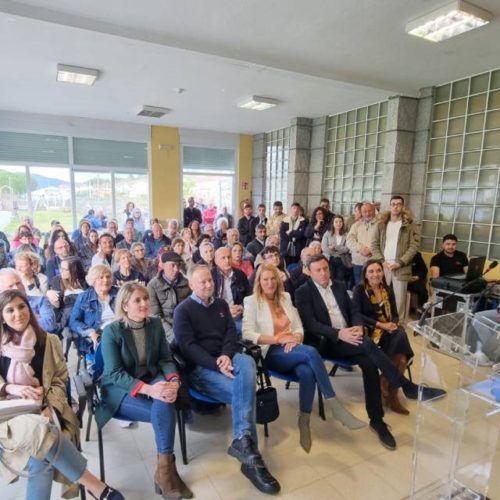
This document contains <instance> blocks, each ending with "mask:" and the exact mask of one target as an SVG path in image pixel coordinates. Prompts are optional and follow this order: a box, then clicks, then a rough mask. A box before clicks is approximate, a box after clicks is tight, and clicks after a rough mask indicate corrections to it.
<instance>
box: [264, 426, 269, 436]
mask: <svg viewBox="0 0 500 500" xmlns="http://www.w3.org/2000/svg"><path fill="white" fill-rule="evenodd" d="M264 436H266V438H267V437H269V428H268V425H267V424H264Z"/></svg>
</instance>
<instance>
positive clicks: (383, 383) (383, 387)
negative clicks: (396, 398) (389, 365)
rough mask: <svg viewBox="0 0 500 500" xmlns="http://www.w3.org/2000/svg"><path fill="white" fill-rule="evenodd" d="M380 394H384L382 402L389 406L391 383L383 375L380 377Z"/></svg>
mask: <svg viewBox="0 0 500 500" xmlns="http://www.w3.org/2000/svg"><path fill="white" fill-rule="evenodd" d="M380 393H381V394H382V401H383V402H384V403H385V405H386V406H387V405H388V404H389V403H388V401H387V398H388V397H389V381H388V380H387V378H386V377H384V376H383V375H380Z"/></svg>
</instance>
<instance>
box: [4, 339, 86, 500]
mask: <svg viewBox="0 0 500 500" xmlns="http://www.w3.org/2000/svg"><path fill="white" fill-rule="evenodd" d="M42 377H43V393H44V397H45V399H46V400H47V401H48V402H49V403H50V404H51V405H52V407H53V408H54V410H55V411H56V412H57V414H58V415H59V420H60V422H59V423H60V424H61V428H62V429H63V433H64V435H65V436H66V437H68V438H69V439H70V440H71V441H72V442H73V443H74V444H75V445H77V446H78V445H79V444H80V425H79V423H78V419H77V418H76V416H75V414H74V412H73V410H72V408H71V407H70V406H69V404H68V393H67V389H66V387H67V382H68V367H67V366H66V361H65V360H64V355H63V351H62V346H61V341H60V340H59V338H58V337H57V336H56V335H52V334H49V333H48V334H47V340H46V344H45V353H44V357H43V375H42ZM4 385H5V380H4V379H3V378H2V377H0V389H1V392H2V393H4V391H3V388H4ZM26 417H28V416H22V417H16V418H15V419H12V420H10V421H8V422H4V423H2V424H0V446H2V448H4V445H6V446H5V447H7V446H8V447H10V449H12V450H13V448H12V446H13V443H19V448H18V449H16V451H14V450H13V451H12V452H11V453H10V457H11V459H12V462H11V463H12V464H13V465H15V466H14V468H15V469H16V470H19V469H23V468H24V467H25V466H26V464H27V462H28V460H29V458H30V456H33V453H35V454H36V456H37V457H40V456H43V454H44V452H45V454H46V453H47V451H48V450H49V449H50V444H51V440H52V442H53V437H50V436H47V430H48V425H47V420H46V419H45V418H44V417H40V416H31V415H30V416H29V417H34V418H35V421H36V422H33V421H32V419H31V418H26ZM18 419H20V420H19V421H17V420H18ZM15 420H16V422H14V421H15ZM14 432H15V433H16V434H15V435H14V434H13V433H14ZM7 436H8V438H9V439H10V440H11V441H4V439H6V437H7ZM12 440H14V441H12ZM47 446H48V447H47ZM23 464H24V466H23ZM20 465H21V466H20ZM0 472H2V474H3V475H4V474H5V472H6V469H5V468H4V467H1V466H0ZM9 474H10V473H9ZM54 478H55V480H56V481H58V482H61V483H63V484H64V485H66V486H67V488H63V489H64V492H63V497H64V498H72V497H74V496H77V495H78V486H77V485H74V484H72V483H69V482H68V481H67V479H66V478H64V477H63V476H61V475H60V474H58V473H57V472H56V473H55V476H54ZM13 479H15V478H14V477H12V475H11V477H10V481H12V480H13Z"/></svg>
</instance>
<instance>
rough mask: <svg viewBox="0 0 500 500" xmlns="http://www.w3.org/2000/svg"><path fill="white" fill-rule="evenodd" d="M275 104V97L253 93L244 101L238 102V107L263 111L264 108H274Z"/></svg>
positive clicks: (276, 102) (276, 101) (277, 102)
mask: <svg viewBox="0 0 500 500" xmlns="http://www.w3.org/2000/svg"><path fill="white" fill-rule="evenodd" d="M277 104H279V101H278V100H277V99H271V98H270V97H260V96H258V95H253V96H252V97H248V98H247V99H245V100H244V101H242V102H240V103H238V107H239V108H243V109H253V110H254V111H264V110H265V109H269V108H274V106H276V105H277Z"/></svg>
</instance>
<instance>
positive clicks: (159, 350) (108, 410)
mask: <svg viewBox="0 0 500 500" xmlns="http://www.w3.org/2000/svg"><path fill="white" fill-rule="evenodd" d="M150 312H151V309H150V300H149V294H148V290H147V288H146V287H145V286H143V285H142V284H139V283H135V282H129V283H125V284H124V285H123V286H122V287H121V289H120V291H119V292H118V296H117V299H116V318H117V319H116V321H114V322H112V323H111V324H108V325H107V326H106V327H105V328H104V332H103V334H102V342H101V345H100V349H101V352H102V360H103V363H104V370H103V373H102V377H101V380H100V387H101V403H100V404H99V405H98V406H97V408H96V421H97V424H98V426H99V427H100V428H102V427H103V426H104V425H105V424H106V422H108V421H109V420H110V419H111V418H113V417H117V418H123V419H126V420H133V421H139V422H148V423H151V424H152V426H153V431H154V435H155V441H156V449H157V453H158V454H157V466H156V472H155V475H154V483H155V490H156V492H157V493H160V494H162V495H163V496H164V498H169V499H176V498H192V497H193V493H192V492H191V490H190V489H189V488H188V487H187V486H186V484H185V483H184V481H183V480H182V479H181V478H180V476H179V474H178V472H177V468H176V465H175V455H174V453H173V450H174V439H175V421H176V415H175V406H174V403H175V401H176V399H177V391H178V389H179V385H180V378H179V376H178V374H177V371H176V367H175V365H174V363H173V360H172V356H171V353H170V348H169V346H168V343H167V340H166V338H165V332H164V330H163V326H162V322H161V319H160V318H156V317H153V316H151V315H150Z"/></svg>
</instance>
